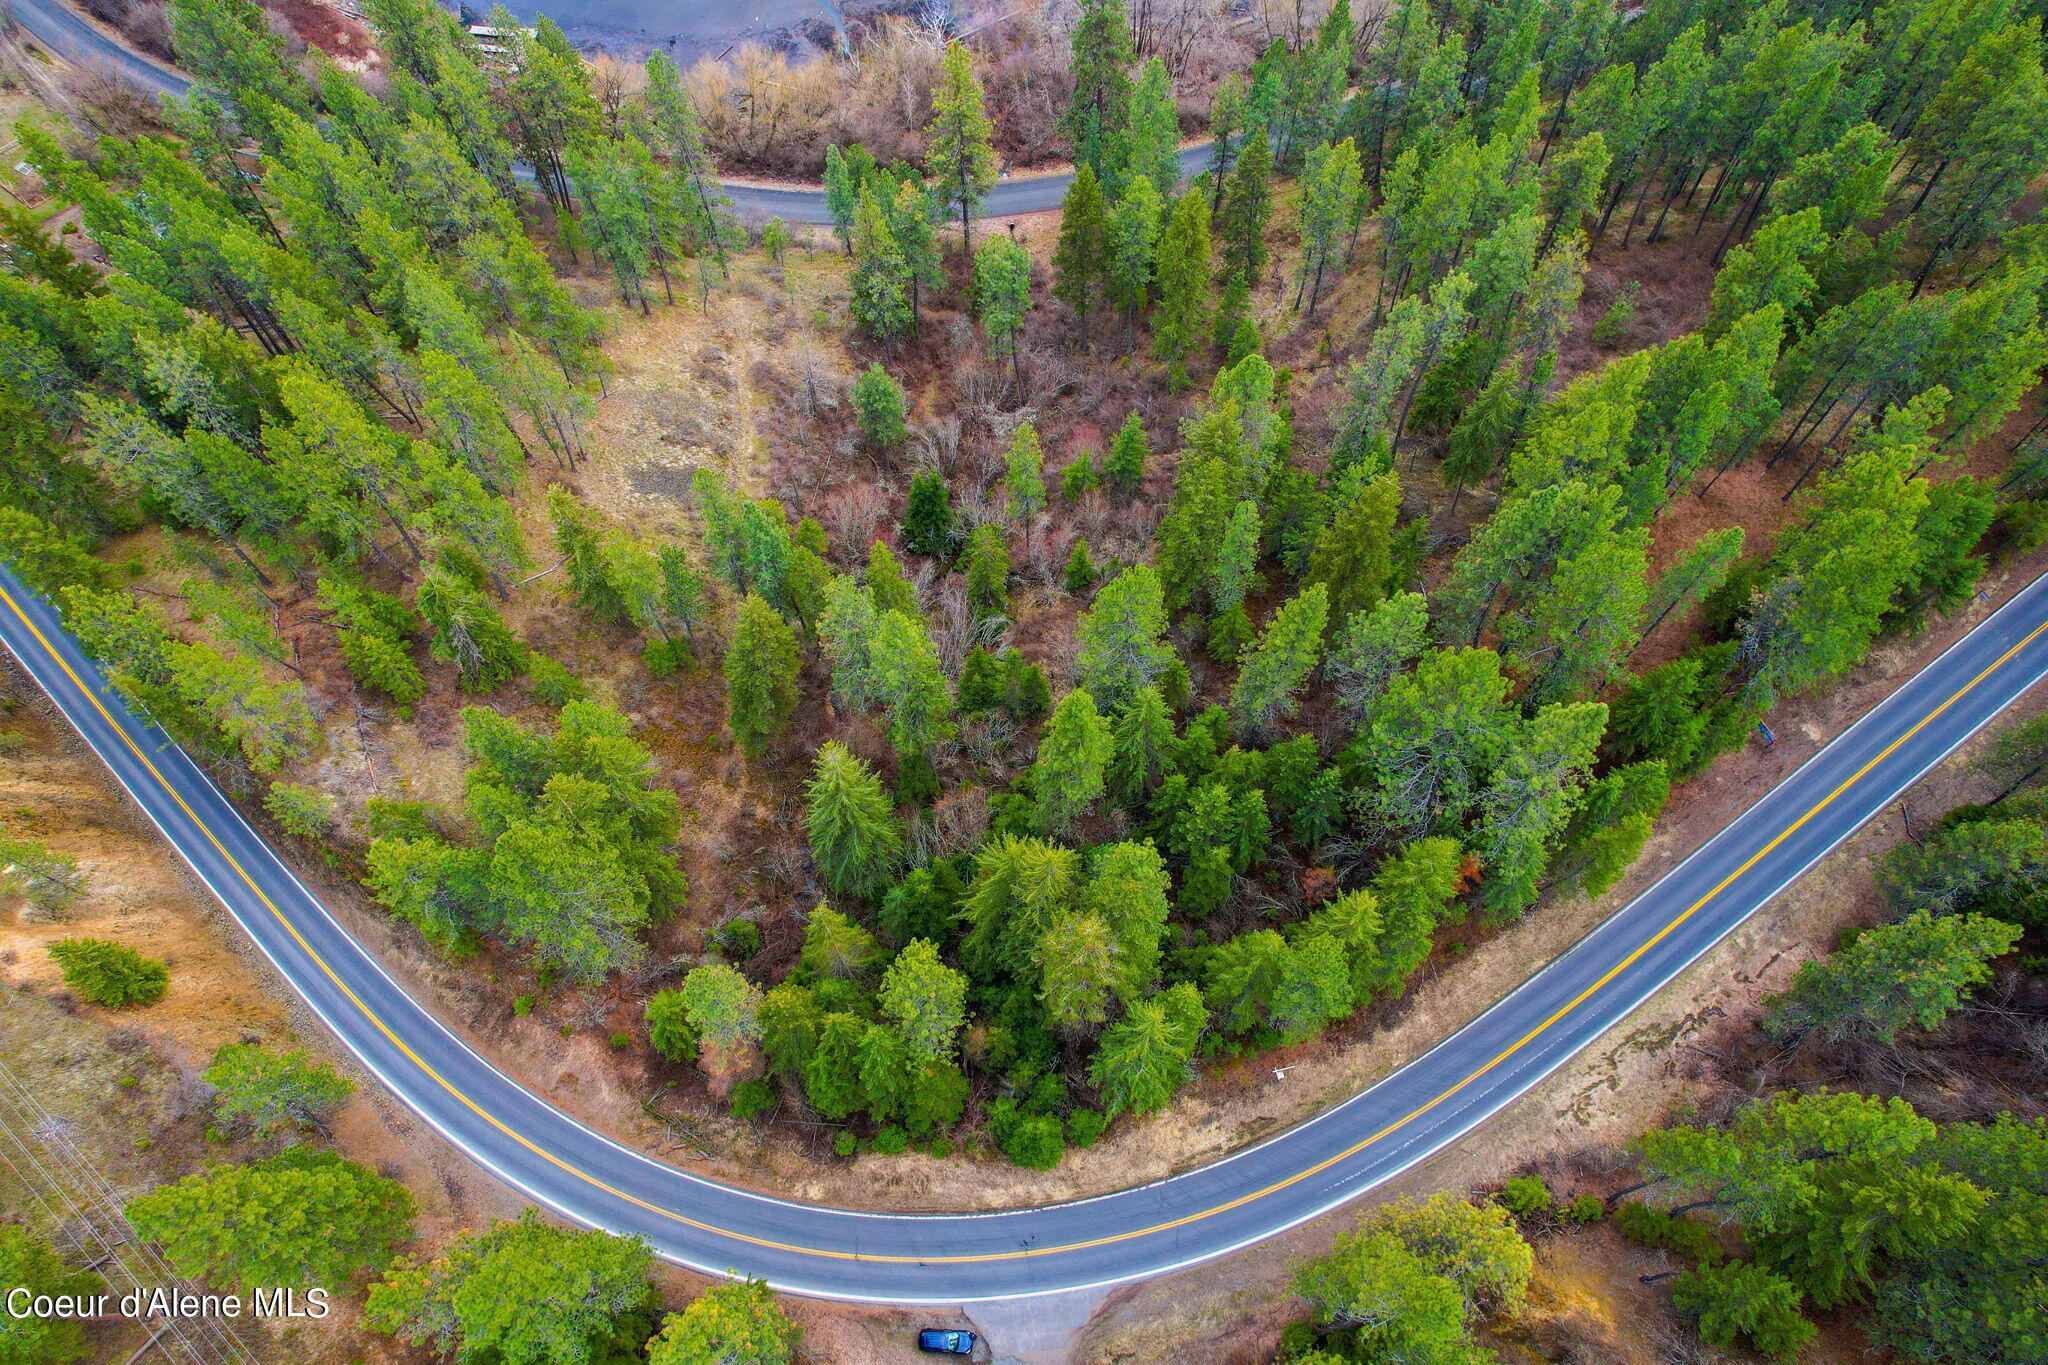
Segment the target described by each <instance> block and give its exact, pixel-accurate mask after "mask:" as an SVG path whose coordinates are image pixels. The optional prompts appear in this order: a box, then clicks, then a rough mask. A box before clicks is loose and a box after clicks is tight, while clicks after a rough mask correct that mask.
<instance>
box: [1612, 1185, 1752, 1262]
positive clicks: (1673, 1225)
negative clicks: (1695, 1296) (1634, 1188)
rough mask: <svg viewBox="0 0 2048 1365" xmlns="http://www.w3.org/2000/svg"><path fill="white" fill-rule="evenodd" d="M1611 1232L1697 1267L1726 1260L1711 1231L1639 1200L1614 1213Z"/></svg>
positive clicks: (1705, 1226)
mask: <svg viewBox="0 0 2048 1365" xmlns="http://www.w3.org/2000/svg"><path fill="white" fill-rule="evenodd" d="M1614 1230H1615V1231H1616V1232H1618V1233H1620V1234H1621V1235H1622V1236H1623V1237H1626V1238H1627V1239H1628V1240H1629V1241H1631V1242H1634V1243H1635V1244H1636V1245H1637V1246H1640V1247H1648V1248H1650V1249H1651V1250H1652V1251H1669V1252H1673V1253H1675V1254H1677V1255H1680V1256H1684V1257H1686V1258H1687V1259H1689V1260H1693V1261H1697V1262H1699V1263H1700V1264H1701V1265H1719V1264H1720V1263H1721V1262H1722V1261H1723V1260H1725V1259H1727V1253H1726V1252H1724V1251H1722V1249H1721V1242H1720V1239H1719V1238H1717V1237H1715V1236H1714V1230H1713V1229H1712V1228H1710V1227H1708V1226H1707V1225H1706V1224H1704V1223H1694V1222H1691V1221H1689V1220H1687V1219H1684V1218H1674V1217H1672V1216H1671V1215H1670V1214H1668V1213H1660V1212H1658V1211H1657V1210H1656V1209H1653V1208H1651V1207H1650V1206H1649V1205H1648V1204H1645V1203H1642V1202H1641V1201H1640V1200H1635V1199H1631V1200H1629V1201H1628V1202H1627V1203H1625V1204H1623V1205H1622V1206H1621V1207H1620V1208H1618V1209H1616V1210H1615V1211H1614Z"/></svg>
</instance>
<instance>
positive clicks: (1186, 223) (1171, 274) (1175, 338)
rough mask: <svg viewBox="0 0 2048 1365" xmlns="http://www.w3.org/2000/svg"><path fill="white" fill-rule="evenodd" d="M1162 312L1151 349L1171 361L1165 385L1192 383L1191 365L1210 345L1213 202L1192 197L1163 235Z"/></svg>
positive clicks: (1180, 205)
mask: <svg viewBox="0 0 2048 1365" xmlns="http://www.w3.org/2000/svg"><path fill="white" fill-rule="evenodd" d="M1155 268H1156V271H1157V274H1158V277H1159V309H1158V311H1157V313H1156V314H1154V317H1153V323H1152V349H1153V351H1154V352H1155V353H1156V354H1157V355H1158V356H1159V358H1160V359H1161V360H1163V361H1165V362H1166V383H1167V387H1168V388H1171V389H1180V388H1183V387H1185V386H1186V385H1187V383H1188V361H1189V359H1190V358H1191V357H1192V356H1193V355H1195V354H1196V353H1197V352H1199V351H1200V350H1201V348H1202V347H1203V346H1204V345H1205V344H1206V343H1207V341H1208V337H1209V328H1210V314H1211V305H1210V299H1209V201H1208V200H1207V199H1205V198H1204V197H1203V196H1202V195H1200V194H1196V193H1193V192H1190V193H1187V194H1184V195H1182V196H1181V198H1180V202H1179V203H1177V204H1175V205H1174V209H1173V216H1172V218H1170V219H1169V220H1168V221H1167V224H1166V230H1165V231H1164V232H1162V233H1160V234H1159V248H1158V261H1157V265H1156V267H1155Z"/></svg>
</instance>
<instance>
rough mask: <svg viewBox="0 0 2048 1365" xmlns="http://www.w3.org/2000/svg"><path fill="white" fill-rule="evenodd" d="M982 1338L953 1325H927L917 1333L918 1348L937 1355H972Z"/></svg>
mask: <svg viewBox="0 0 2048 1365" xmlns="http://www.w3.org/2000/svg"><path fill="white" fill-rule="evenodd" d="M979 1340H980V1338H979V1337H977V1336H975V1335H974V1333H972V1332H962V1331H959V1330H957V1329H956V1328H951V1327H927V1328H925V1329H924V1330H923V1331H922V1332H919V1333H918V1334H917V1349H918V1350H920V1351H931V1352H933V1353H934V1354H937V1355H946V1356H971V1355H973V1354H974V1345H975V1343H976V1342H977V1341H979Z"/></svg>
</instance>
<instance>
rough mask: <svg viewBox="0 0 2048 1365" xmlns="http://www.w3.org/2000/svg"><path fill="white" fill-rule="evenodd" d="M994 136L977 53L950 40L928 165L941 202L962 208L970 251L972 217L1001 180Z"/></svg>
mask: <svg viewBox="0 0 2048 1365" xmlns="http://www.w3.org/2000/svg"><path fill="white" fill-rule="evenodd" d="M994 135H995V125H994V124H993V123H992V122H990V120H989V116H988V110H987V108H986V107H985V106H984V104H983V100H982V93H981V82H980V81H979V80H978V79H976V78H975V75H974V58H973V55H972V54H970V53H969V52H968V50H967V48H966V47H965V46H964V45H963V44H960V43H957V42H956V43H948V44H947V45H946V55H945V58H944V59H943V61H942V63H941V67H940V73H939V84H938V87H937V88H936V89H934V90H933V91H932V121H931V123H930V124H929V125H928V126H927V127H926V128H925V169H926V171H927V173H928V174H929V175H930V176H931V179H932V182H933V184H934V185H936V186H937V188H938V192H939V202H940V203H941V204H943V205H945V206H947V207H948V208H952V209H955V210H957V211H958V212H959V214H960V244H961V246H962V247H963V248H964V249H967V250H972V249H973V246H974V242H973V237H972V235H971V233H970V230H969V228H968V221H969V220H970V219H971V218H972V217H973V216H974V210H975V208H976V207H977V206H978V205H979V204H980V203H981V200H982V196H984V195H986V194H987V193H988V192H989V188H990V187H991V186H993V185H994V184H995V183H996V156H995V151H994V149H993V148H992V147H991V145H990V139H991V138H993V137H994Z"/></svg>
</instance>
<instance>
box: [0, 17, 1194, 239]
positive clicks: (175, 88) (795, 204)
mask: <svg viewBox="0 0 2048 1365" xmlns="http://www.w3.org/2000/svg"><path fill="white" fill-rule="evenodd" d="M10 3H11V4H12V5H13V8H14V13H15V17H16V18H17V19H19V20H20V21H21V25H22V27H23V28H25V29H27V30H28V31H29V33H31V34H32V35H34V37H35V38H36V40H37V41H38V42H40V43H42V44H43V46H45V47H47V48H49V49H50V50H51V51H52V52H55V53H57V54H58V55H59V56H61V57H64V58H66V59H68V60H70V61H74V62H81V63H101V64H104V65H106V66H108V67H110V68H111V69H113V70H114V71H117V72H119V73H120V74H121V75H123V76H125V77H127V78H128V79H129V80H130V81H132V82H133V83H134V84H136V85H137V86H139V87H141V88H142V89H144V90H147V91H151V92H153V93H156V94H160V95H166V96H170V97H173V98H179V97H182V96H183V95H184V94H185V92H186V91H187V90H189V89H191V88H192V82H191V81H190V80H189V79H187V78H186V77H185V76H184V75H182V74H180V73H179V72H176V71H173V70H171V69H170V68H168V67H165V66H162V65H160V64H159V63H157V62H156V61H154V60H152V59H151V58H149V57H145V56H142V55H140V54H138V53H135V52H131V51H129V50H128V49H127V48H125V47H123V46H121V45H120V44H119V43H117V42H115V41H113V40H112V39H111V38H109V37H107V36H106V35H105V34H104V33H102V32H100V31H99V30H98V29H97V28H94V27H93V26H92V25H91V24H90V23H88V22H87V21H86V20H85V19H84V18H82V17H80V15H79V14H78V12H77V11H76V10H74V9H72V8H71V7H70V6H69V5H67V4H65V3H64V0H10ZM1180 165H1181V172H1182V174H1183V175H1186V176H1191V177H1192V176H1196V175H1199V174H1201V173H1202V171H1203V170H1205V169H1207V167H1208V165H1209V146H1208V144H1207V143H1203V144H1201V145H1200V146H1195V147H1187V148H1183V149H1182V151H1181V153H1180ZM522 169H523V168H522ZM1072 179H1073V177H1072V176H1071V175H1067V174H1060V175H1027V176H1016V177H1013V178H1010V179H1006V180H999V181H997V182H996V184H995V187H994V188H993V189H991V190H990V191H989V193H988V197H987V198H986V199H985V200H983V202H982V205H981V209H980V216H981V217H983V218H1002V217H1007V216H1011V215H1015V214H1023V213H1037V212H1040V211H1041V210H1044V209H1053V208H1058V207H1059V204H1060V200H1061V199H1062V198H1064V197H1065V196H1066V193H1067V183H1068V182H1069V181H1070V180H1072ZM725 194H726V197H727V198H728V199H730V200H731V201H732V206H733V208H734V209H735V210H737V211H738V212H739V213H740V214H741V215H742V216H745V217H758V218H760V219H763V220H766V219H769V218H780V219H782V220H783V221H784V222H788V223H829V222H831V221H832V215H831V214H830V213H828V212H827V211H826V209H825V193H824V191H823V190H813V189H798V188H793V187H780V186H767V185H753V184H742V183H738V182H733V181H727V182H726V184H725Z"/></svg>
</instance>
